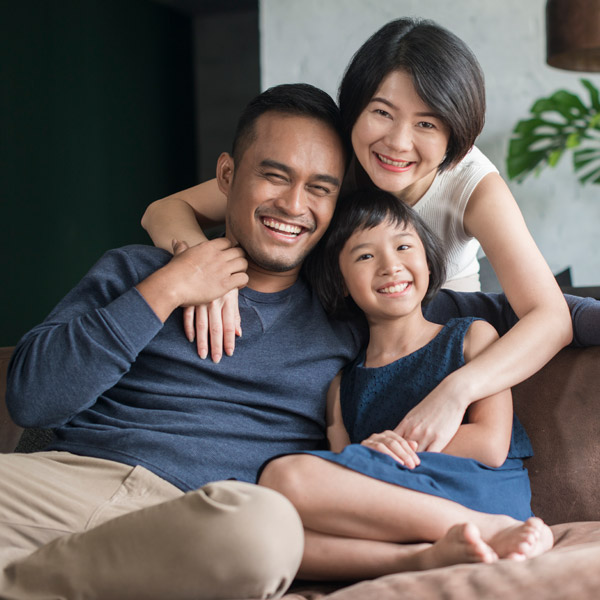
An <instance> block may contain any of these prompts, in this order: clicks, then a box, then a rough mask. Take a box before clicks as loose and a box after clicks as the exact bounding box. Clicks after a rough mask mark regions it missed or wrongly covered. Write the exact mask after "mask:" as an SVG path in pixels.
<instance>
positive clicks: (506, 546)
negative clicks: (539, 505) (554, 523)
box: [488, 517, 554, 560]
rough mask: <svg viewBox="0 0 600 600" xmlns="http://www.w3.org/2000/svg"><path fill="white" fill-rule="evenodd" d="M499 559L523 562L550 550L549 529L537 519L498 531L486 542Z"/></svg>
mask: <svg viewBox="0 0 600 600" xmlns="http://www.w3.org/2000/svg"><path fill="white" fill-rule="evenodd" d="M488 544H489V545H490V546H491V547H492V548H493V549H494V550H495V551H496V553H497V554H498V556H499V557H500V558H510V559H513V560H525V559H526V558H532V557H534V556H538V555H539V554H542V553H544V552H546V551H547V550H550V548H552V546H553V545H554V536H553V535H552V531H551V530H550V527H548V525H546V524H545V523H544V521H542V520H541V519H538V518H537V517H531V518H530V519H527V521H525V522H524V523H519V524H518V525H512V526H510V527H506V528H505V529H502V530H500V531H499V532H498V533H496V534H495V535H493V536H492V538H491V539H490V540H488Z"/></svg>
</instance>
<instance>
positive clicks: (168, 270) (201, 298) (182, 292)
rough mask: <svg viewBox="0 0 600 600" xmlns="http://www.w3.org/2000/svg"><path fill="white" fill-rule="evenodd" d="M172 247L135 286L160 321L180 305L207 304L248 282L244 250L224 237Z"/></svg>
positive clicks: (179, 243) (177, 244)
mask: <svg viewBox="0 0 600 600" xmlns="http://www.w3.org/2000/svg"><path fill="white" fill-rule="evenodd" d="M182 248H183V250H182ZM173 249H174V251H175V252H176V255H175V256H174V257H173V258H172V259H171V260H170V261H169V262H168V263H167V264H166V265H165V266H164V267H162V268H161V269H158V271H156V272H154V273H153V274H152V275H150V276H149V277H147V278H146V279H145V280H144V281H142V282H140V283H139V284H138V285H137V286H136V287H137V289H138V291H139V292H140V294H142V296H144V298H145V299H146V301H147V302H148V304H149V305H150V306H151V308H152V309H153V310H154V312H155V313H156V315H157V316H158V318H159V319H161V321H163V322H164V321H166V319H167V318H168V317H169V315H170V314H171V312H173V310H174V309H175V308H177V307H179V306H197V305H200V304H208V303H209V302H212V301H213V300H215V299H216V298H219V297H221V296H223V295H224V294H226V293H227V292H229V291H231V290H233V289H238V288H241V287H244V286H245V285H246V284H247V283H248V275H247V274H246V269H247V267H248V263H247V261H246V259H245V258H244V252H243V250H242V249H241V248H235V247H233V246H232V245H231V242H230V241H229V240H228V239H226V238H218V239H215V240H211V241H208V242H203V243H202V244H198V245H197V246H193V247H191V248H187V245H186V244H184V243H183V242H178V243H174V246H173Z"/></svg>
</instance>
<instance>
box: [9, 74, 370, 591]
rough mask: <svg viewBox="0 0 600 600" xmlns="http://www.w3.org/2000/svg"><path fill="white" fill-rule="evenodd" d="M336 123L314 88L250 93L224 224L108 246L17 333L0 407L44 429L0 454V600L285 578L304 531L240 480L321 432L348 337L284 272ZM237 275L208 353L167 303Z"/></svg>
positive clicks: (336, 133)
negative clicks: (39, 446) (51, 435)
mask: <svg viewBox="0 0 600 600" xmlns="http://www.w3.org/2000/svg"><path fill="white" fill-rule="evenodd" d="M340 131H341V126H340V123H339V115H338V111H337V107H336V106H335V104H334V103H333V101H332V100H331V98H329V96H327V95H326V94H325V93H324V92H321V91H320V90H317V89H315V88H313V87H312V86H307V85H288V86H279V87H277V88H274V89H272V90H268V91H267V92H265V93H264V94H261V95H260V96H259V97H257V98H256V99H255V100H254V101H253V102H251V103H250V105H249V106H248V107H247V109H246V111H245V112H244V114H243V115H242V118H241V119H240V123H239V126H238V131H237V132H236V139H235V142H234V147H233V152H232V155H229V154H223V155H221V157H219V160H218V165H217V177H218V181H219V186H220V188H221V190H222V191H223V192H224V193H225V194H226V196H227V198H228V213H227V223H226V237H225V238H220V239H217V240H213V241H211V242H207V243H205V244H201V245H199V246H195V247H193V248H189V249H186V250H185V251H183V252H182V253H180V254H178V255H177V256H175V257H170V255H168V254H167V253H166V252H164V251H163V250H159V249H157V248H153V247H149V246H148V247H146V246H130V247H126V248H123V249H120V250H114V251H110V252H108V253H107V254H106V255H105V256H104V257H103V258H102V259H101V260H100V261H99V262H98V263H97V264H96V265H95V266H94V267H93V268H92V270H91V271H90V272H89V273H88V274H87V275H86V276H85V277H84V278H83V280H82V281H81V282H80V283H79V284H78V285H77V286H76V287H75V288H74V289H73V290H72V291H71V292H70V293H69V294H68V295H67V296H66V297H65V298H64V299H63V301H62V302H61V303H59V305H58V306H57V307H56V308H55V309H54V311H53V312H52V313H51V314H50V315H49V317H48V318H47V319H46V320H45V321H44V322H43V323H42V324H40V325H39V326H37V327H35V328H34V329H33V330H32V331H30V332H29V333H28V334H26V335H25V336H24V337H23V339H22V340H21V341H20V342H19V344H18V346H17V349H16V351H15V356H14V358H13V361H12V364H11V367H10V372H9V380H8V388H7V403H8V406H9V410H10V412H11V415H12V417H13V419H14V420H15V421H16V422H17V423H18V424H20V425H22V426H26V427H29V426H38V427H40V426H41V427H52V428H54V429H55V432H56V440H55V441H54V442H53V443H52V444H51V446H50V448H49V452H43V453H34V454H31V455H19V454H14V455H4V456H2V457H1V459H0V481H1V482H2V484H1V485H0V564H1V565H2V567H3V568H4V571H3V577H2V580H1V581H0V596H2V598H7V599H9V598H10V599H16V598H33V597H36V598H38V597H39V598H69V599H72V598H83V597H96V598H110V599H111V600H114V599H116V598H132V599H133V598H135V599H139V598H144V599H151V598H157V599H158V598H161V599H164V598H202V597H206V598H232V597H235V598H243V597H251V598H258V597H277V596H278V595H281V594H282V593H283V592H284V591H285V589H286V588H287V586H288V585H289V583H290V582H291V580H292V579H293V577H294V575H295V572H296V570H297V568H298V565H299V563H300V559H301V556H302V543H303V537H302V526H301V523H300V521H299V518H298V516H297V513H296V512H295V511H294V509H293V508H292V506H291V504H289V503H288V502H287V500H285V499H284V498H283V497H282V496H280V495H279V494H276V493H275V492H273V491H271V490H267V489H265V488H261V487H258V486H256V485H253V482H254V481H255V480H256V475H257V472H258V470H259V468H260V467H261V465H262V464H263V463H264V462H265V461H266V460H268V459H269V458H271V457H273V456H275V455H277V454H280V453H285V452H290V451H296V450H303V449H310V448H317V447H319V446H320V445H321V444H322V440H323V432H324V410H323V404H322V399H324V398H325V394H326V389H327V387H328V385H329V382H330V381H331V379H332V378H333V377H334V375H335V374H336V373H337V371H338V370H339V369H340V368H341V367H342V366H343V365H344V364H345V363H346V362H348V360H350V359H351V358H352V356H353V355H354V354H355V353H356V351H357V349H358V338H357V336H356V334H355V332H354V331H353V330H352V329H351V328H348V327H347V326H342V325H341V324H335V323H332V322H330V321H329V320H328V319H327V318H326V316H325V314H324V312H323V310H322V308H321V306H320V304H319V303H318V301H317V300H316V298H315V297H314V296H313V294H312V292H311V291H310V290H309V289H308V288H307V286H306V285H305V283H304V282H303V281H302V280H301V279H299V277H298V276H299V270H300V267H301V265H302V262H303V260H304V257H305V256H306V254H307V253H308V252H309V251H310V250H311V248H312V247H313V246H314V245H315V243H316V242H317V241H318V239H319V238H320V237H321V235H322V234H323V232H324V231H325V229H326V227H327V225H328V224H329V220H330V218H331V216H332V213H333V210H334V207H335V203H336V200H337V196H338V193H339V189H340V185H341V180H342V177H343V174H344V168H345V156H346V153H345V148H344V145H343V143H342V141H341V140H342V136H341V134H340ZM237 245H239V246H241V248H243V251H242V250H241V249H240V248H238V247H237ZM244 251H245V254H244ZM244 256H246V257H247V258H244ZM243 286H246V287H243ZM233 288H243V289H241V291H240V305H241V311H242V314H243V320H244V336H243V338H242V340H241V341H240V343H239V344H238V348H237V350H236V353H235V356H233V357H231V359H229V360H227V361H223V362H222V363H220V364H216V363H213V362H212V361H202V360H200V359H199V358H198V356H197V354H196V351H195V347H194V346H193V345H192V344H188V343H187V342H186V341H185V338H184V336H183V334H182V332H181V314H180V310H179V307H181V306H186V305H195V304H201V303H205V302H209V301H211V300H212V299H214V298H216V297H218V296H221V295H222V294H223V293H225V292H227V291H229V290H231V289H233ZM229 479H235V480H237V481H226V480H229ZM215 482H216V483H215Z"/></svg>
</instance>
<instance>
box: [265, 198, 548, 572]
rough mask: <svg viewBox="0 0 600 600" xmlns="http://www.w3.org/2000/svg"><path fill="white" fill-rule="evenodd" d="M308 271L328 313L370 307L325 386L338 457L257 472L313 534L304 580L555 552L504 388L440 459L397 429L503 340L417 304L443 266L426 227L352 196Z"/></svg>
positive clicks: (287, 460) (473, 414)
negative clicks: (428, 315) (355, 348)
mask: <svg viewBox="0 0 600 600" xmlns="http://www.w3.org/2000/svg"><path fill="white" fill-rule="evenodd" d="M311 263H312V264H311V265H310V268H309V269H307V274H310V275H309V278H310V280H311V283H312V285H313V287H314V289H315V290H316V291H317V293H318V294H319V297H320V299H321V301H322V302H323V304H324V306H325V307H326V309H327V310H328V312H329V313H330V314H331V315H332V316H333V317H334V318H335V317H337V318H344V317H350V318H352V315H353V314H354V313H356V312H358V311H362V314H364V317H365V318H366V320H367V322H368V326H369V334H370V335H369V342H368V345H367V347H366V348H365V349H364V351H363V352H361V354H360V355H359V356H358V358H357V359H356V360H355V361H354V362H353V363H352V364H351V365H350V366H348V367H347V368H346V369H345V370H344V372H343V374H342V375H341V376H338V377H337V378H336V379H335V380H334V381H333V382H332V385H331V387H330V390H329V395H328V409H327V412H328V419H327V422H328V429H327V437H328V439H329V445H330V448H331V451H318V452H310V453H306V454H301V455H289V456H285V457H281V458H278V459H275V460H274V461H272V462H270V463H269V464H268V465H267V466H266V468H265V469H264V471H263V473H262V475H261V479H260V483H261V484H262V485H267V486H269V487H272V488H274V489H276V490H278V491H280V492H281V493H283V494H284V495H286V496H287V497H288V498H289V499H290V500H291V501H292V503H293V504H294V505H295V506H296V508H297V509H298V511H299V513H300V516H301V518H302V521H303V523H304V526H305V528H306V530H307V536H306V540H307V543H306V551H305V558H304V562H303V566H302V569H301V576H304V577H310V578H314V577H317V578H319V577H321V576H325V575H327V574H329V575H331V571H332V570H333V571H334V572H335V573H336V574H337V575H338V576H343V577H347V576H356V569H358V571H359V573H360V576H361V577H369V576H377V575H381V574H383V573H385V572H394V570H395V571H399V570H403V569H404V568H406V569H410V570H412V569H419V568H428V567H431V566H442V565H443V564H450V563H451V562H470V561H477V560H481V561H491V560H494V559H495V558H496V557H499V558H515V559H524V558H528V557H531V556H535V555H537V554H540V553H541V552H544V551H545V550H547V549H549V548H550V547H551V546H552V543H553V540H552V534H551V532H550V529H549V528H548V527H547V526H546V525H544V524H543V523H542V522H541V521H540V520H539V519H535V518H532V513H531V508H530V496H531V494H530V488H529V479H528V476H527V471H526V470H525V469H524V467H523V463H522V460H521V459H522V458H525V457H528V456H531V454H532V450H531V446H530V443H529V440H528V438H527V435H526V433H525V431H524V430H523V428H522V426H521V425H520V423H519V422H518V420H517V419H516V418H515V419H514V422H513V412H512V398H511V394H510V390H505V391H502V392H499V393H497V394H495V395H493V396H490V397H487V398H483V399H480V400H478V401H477V402H475V403H473V404H472V405H471V406H470V407H469V409H468V411H467V414H466V417H465V419H464V422H463V423H462V424H461V426H460V427H459V429H458V432H457V433H456V435H455V436H454V437H453V438H452V440H451V441H450V443H449V444H448V445H447V446H446V447H445V448H444V449H443V450H442V452H441V453H432V452H422V453H417V452H415V448H414V445H413V444H411V443H410V442H409V441H408V440H406V439H405V438H403V437H402V436H401V435H399V434H398V433H397V432H396V431H394V428H395V427H396V425H397V424H398V423H399V422H400V421H401V420H402V419H403V417H404V415H405V414H406V413H407V412H408V411H409V410H410V409H411V408H413V406H415V405H417V404H418V403H419V402H420V401H421V399H422V398H424V397H425V396H426V395H427V394H428V393H429V392H430V391H431V389H433V388H434V387H435V386H436V385H437V384H438V383H439V382H440V381H441V380H442V379H444V378H445V377H446V376H447V375H448V374H449V373H451V372H453V371H454V370H456V369H458V368H460V367H461V366H462V365H463V364H464V363H465V362H467V363H468V362H469V361H470V360H471V359H473V357H475V356H477V355H478V354H479V353H481V352H482V351H483V350H484V349H485V348H486V347H487V346H488V345H489V344H491V343H493V341H494V340H495V339H496V337H497V334H496V332H495V330H494V328H493V327H492V326H491V325H489V324H488V323H486V322H485V321H482V320H475V319H472V318H461V319H453V320H451V321H449V322H448V323H447V324H446V325H444V326H441V325H437V324H436V323H432V322H430V321H428V320H426V319H425V317H424V316H423V312H422V309H421V305H422V303H423V302H427V300H428V299H430V298H431V297H432V296H433V294H435V292H436V291H437V289H438V288H439V286H440V285H441V284H442V283H443V281H444V271H445V269H444V257H443V254H442V252H441V250H440V245H439V242H438V241H437V240H436V239H435V236H434V235H433V234H432V233H431V232H430V230H429V228H428V227H427V226H426V225H424V224H423V222H422V220H421V219H420V218H419V216H418V215H416V214H415V213H414V212H413V211H412V210H411V209H410V208H408V207H407V206H406V205H404V204H403V203H399V202H397V200H396V199H395V197H394V196H392V195H390V194H387V193H386V192H382V191H375V190H371V191H366V192H355V193H354V194H352V195H351V196H349V197H348V198H342V199H341V200H340V201H339V203H338V207H337V209H336V213H335V215H334V217H333V221H332V227H330V229H329V231H328V233H327V234H326V236H325V238H324V239H323V240H322V243H320V245H319V246H318V248H317V251H316V254H315V256H313V257H312V258H311ZM511 432H512V441H511ZM323 459H324V460H323ZM463 522H467V523H470V525H469V526H468V528H467V529H465V526H462V528H459V529H458V531H457V530H456V529H454V530H453V532H452V534H449V533H448V535H446V534H447V532H448V531H449V530H451V529H452V527H453V526H456V525H457V524H459V523H463ZM342 538H344V539H345V542H344V543H345V544H346V546H345V547H344V545H343V544H342V543H341V542H340V540H341V539H342ZM366 540H371V542H372V543H373V544H374V546H375V547H376V548H377V553H378V556H379V555H382V563H381V564H377V563H376V562H373V561H372V560H369V559H368V558H367V564H369V568H366V567H365V564H364V563H363V561H364V560H365V556H364V553H365V551H366V548H365V547H364V546H365V544H366V543H367V541H366ZM439 540H441V541H440V543H438V544H437V545H434V546H432V547H427V548H417V549H413V551H412V552H410V551H408V550H407V549H406V548H405V549H404V551H405V554H404V555H403V560H400V561H398V560H396V562H393V561H391V560H390V556H397V552H398V550H397V548H395V544H397V543H398V542H401V543H408V542H436V541H439ZM354 543H356V544H358V546H359V550H358V551H357V548H356V547H355V546H354V545H353V544H354ZM361 549H362V551H361ZM384 549H386V550H387V551H388V553H389V555H388V557H387V559H386V558H385V557H383V555H384V553H385V550H384ZM367 556H370V555H369V554H368V553H367ZM323 560H325V564H323V562H322V561H323ZM383 565H385V567H383ZM392 565H393V567H392ZM386 569H387V570H386Z"/></svg>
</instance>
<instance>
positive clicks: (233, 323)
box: [173, 241, 242, 363]
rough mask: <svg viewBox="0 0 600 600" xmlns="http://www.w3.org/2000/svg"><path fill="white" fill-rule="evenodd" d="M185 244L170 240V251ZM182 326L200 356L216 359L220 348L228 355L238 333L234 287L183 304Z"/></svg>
mask: <svg viewBox="0 0 600 600" xmlns="http://www.w3.org/2000/svg"><path fill="white" fill-rule="evenodd" d="M187 247H188V245H187V244H186V243H185V242H177V241H173V254H180V253H181V252H183V251H184V250H185V249H186V248H187ZM183 329H184V332H185V335H186V337H187V339H188V340H189V341H190V342H193V341H194V339H195V340H196V348H197V350H198V356H200V358H203V359H204V358H206V357H207V356H208V352H209V349H210V356H211V358H212V360H213V361H214V362H217V363H218V362H219V361H220V360H221V358H222V356H223V351H225V354H226V355H227V356H231V355H232V354H233V351H234V349H235V338H236V336H241V335H242V326H241V318H240V310H239V305H238V290H237V288H236V289H233V290H231V291H230V292H228V293H227V294H225V295H224V296H222V297H221V298H217V299H216V300H213V301H212V302H210V303H209V304H203V305H200V306H187V307H185V308H184V309H183Z"/></svg>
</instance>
